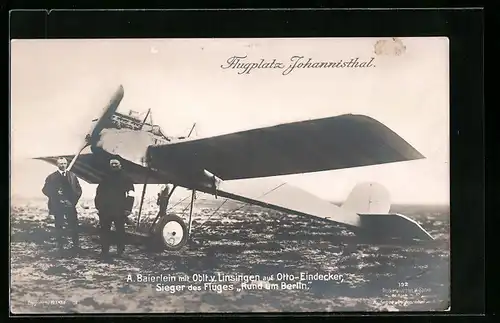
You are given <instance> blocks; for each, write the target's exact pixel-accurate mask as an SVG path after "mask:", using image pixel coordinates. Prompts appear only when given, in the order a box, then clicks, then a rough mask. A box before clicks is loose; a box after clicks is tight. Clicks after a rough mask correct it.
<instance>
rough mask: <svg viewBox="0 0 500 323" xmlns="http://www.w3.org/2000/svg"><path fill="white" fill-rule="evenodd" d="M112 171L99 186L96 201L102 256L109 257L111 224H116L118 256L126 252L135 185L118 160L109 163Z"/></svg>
mask: <svg viewBox="0 0 500 323" xmlns="http://www.w3.org/2000/svg"><path fill="white" fill-rule="evenodd" d="M109 166H110V171H109V173H108V174H106V176H105V177H104V178H103V179H102V181H101V183H99V185H98V186H97V190H96V196H95V199H94V203H95V207H96V209H97V210H98V212H99V224H100V227H101V234H100V238H101V244H102V252H101V256H102V257H104V258H107V257H108V256H109V247H110V244H111V224H112V223H113V222H114V224H115V230H116V244H117V248H116V249H117V255H118V256H121V255H122V254H123V252H124V251H125V221H126V218H127V217H128V216H129V215H130V213H131V211H132V207H133V205H134V192H135V191H134V183H133V182H132V180H131V179H130V178H128V176H127V175H126V174H125V173H124V172H123V170H122V167H121V163H120V161H119V160H118V159H111V160H110V162H109Z"/></svg>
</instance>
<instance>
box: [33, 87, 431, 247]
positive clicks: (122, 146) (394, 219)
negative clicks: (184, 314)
mask: <svg viewBox="0 0 500 323" xmlns="http://www.w3.org/2000/svg"><path fill="white" fill-rule="evenodd" d="M123 96H124V89H123V86H120V87H119V89H118V90H117V92H116V93H115V94H114V96H113V97H112V99H111V101H110V102H109V104H108V105H107V106H106V107H105V108H104V110H103V112H102V114H101V116H100V117H99V118H98V119H96V120H93V121H94V123H93V125H92V127H91V129H90V130H89V132H88V134H87V135H86V137H85V139H84V141H83V143H82V146H81V147H80V148H79V150H78V152H77V153H76V154H75V155H70V156H52V157H40V158H37V159H41V160H44V161H46V162H49V163H51V164H53V165H55V164H56V163H57V159H58V158H60V157H65V158H67V159H68V160H71V162H70V165H69V166H68V168H69V169H72V171H73V172H74V173H75V174H76V175H77V176H78V177H79V178H81V179H82V180H84V181H86V182H88V183H91V184H97V183H99V182H100V180H101V178H102V177H103V175H104V174H105V173H106V171H107V169H108V167H109V160H110V159H111V158H116V157H118V158H120V160H121V161H122V167H123V169H124V171H126V172H127V174H128V175H129V176H130V178H131V179H132V180H133V181H134V183H136V184H144V189H143V190H142V196H141V200H140V208H139V215H138V219H137V222H138V223H139V222H140V213H141V210H142V205H143V201H144V193H145V191H146V185H147V184H171V185H173V190H171V192H170V195H171V194H172V193H173V191H174V190H175V188H176V187H178V186H180V187H184V188H187V189H189V190H191V191H192V196H191V204H190V206H191V209H190V212H189V221H188V224H187V225H186V223H184V221H183V220H182V218H180V217H178V216H174V215H166V216H160V219H158V217H157V218H156V219H154V221H153V223H152V225H151V230H150V232H152V234H154V235H156V236H157V237H158V238H160V239H161V240H162V241H163V243H164V245H165V247H166V248H167V249H171V250H175V249H179V248H181V247H182V246H183V245H185V243H186V242H187V241H188V239H189V236H190V233H191V222H192V212H193V202H194V199H195V192H196V191H200V192H204V193H208V194H212V195H215V196H216V197H217V196H220V197H224V198H228V199H232V200H236V201H240V202H244V203H249V204H253V205H258V206H262V207H266V208H270V209H274V210H277V211H281V212H284V213H288V214H295V215H299V216H306V217H313V218H315V219H322V220H326V221H333V222H336V223H340V224H343V225H344V226H347V227H349V228H351V229H352V230H353V231H354V232H359V233H360V234H368V235H371V236H374V237H377V236H378V237H384V238H385V237H394V238H399V239H413V240H432V237H431V236H430V234H428V233H427V232H426V231H425V230H424V229H423V228H422V227H421V226H420V225H419V224H418V223H416V222H415V221H413V220H411V219H409V218H408V217H406V216H403V215H400V214H389V213H388V212H389V211H390V202H389V197H388V192H387V191H386V189H385V188H384V187H382V186H381V185H379V184H376V183H364V184H360V185H357V186H356V187H355V188H354V190H353V191H352V192H351V194H350V195H349V197H348V199H347V200H346V201H345V203H344V204H343V205H342V206H336V205H334V204H333V203H330V202H328V201H325V200H322V199H320V198H318V197H315V196H313V195H312V194H309V193H307V192H305V191H303V190H301V189H299V188H296V187H292V186H290V185H287V184H280V185H277V186H268V187H262V185H253V184H248V185H247V184H245V185H235V183H236V182H237V181H236V182H235V180H241V179H249V178H260V177H270V176H277V175H288V174H298V173H308V172H318V171H326V170H335V169H343V168H351V167H362V166H369V165H377V164H384V163H394V162H402V161H410V160H415V159H421V158H424V156H423V155H422V154H420V153H419V152H418V151H417V150H416V149H414V148H413V147H412V146H411V145H410V144H408V143H407V142H406V141H405V140H403V139H402V138H401V137H400V136H399V135H397V134H396V133H394V132H393V131H391V130H390V129H389V128H387V127H386V126H384V125H383V124H381V123H380V122H378V121H376V120H374V119H372V118H370V117H367V116H363V115H352V114H346V115H339V116H334V117H329V118H324V119H317V120H307V121H301V122H294V123H287V124H280V125H276V126H271V127H266V128H260V129H253V130H247V131H242V132H237V133H231V134H225V135H220V136H215V137H209V138H202V139H194V138H190V137H189V136H188V137H168V136H166V135H165V134H164V133H163V132H162V130H161V128H160V127H159V126H157V125H154V124H153V123H152V122H151V123H147V122H146V121H147V116H146V118H145V119H144V120H142V121H141V120H140V119H138V118H133V117H130V116H127V115H124V114H121V113H118V112H116V111H117V108H118V105H119V104H120V102H121V100H122V99H123ZM149 112H150V110H148V114H149ZM88 146H90V151H89V153H83V151H84V149H85V148H87V147H88ZM334 184H335V183H332V185H334Z"/></svg>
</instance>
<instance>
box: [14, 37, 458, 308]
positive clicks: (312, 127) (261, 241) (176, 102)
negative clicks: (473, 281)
mask: <svg viewBox="0 0 500 323" xmlns="http://www.w3.org/2000/svg"><path fill="white" fill-rule="evenodd" d="M449 83H450V82H449V40H448V38H446V37H409V38H397V37H395V38H227V39H217V38H210V39H208V38H206V39H205V38H203V39H194V38H193V39H181V38H177V39H40V40H24V39H23V40H19V39H14V40H12V41H11V43H10V94H11V100H10V116H11V119H10V153H11V159H10V238H9V239H10V291H9V294H10V310H11V312H12V313H14V314H38V313H44V314H47V313H49V314H59V313H67V314H68V313H71V314H75V313H94V314H95V313H139V314H146V313H248V312H255V313H270V312H275V313H286V312H294V313H297V312H347V313H348V312H398V311H405V312H408V311H410V312H419V311H435V312H442V311H449V310H450V172H449Z"/></svg>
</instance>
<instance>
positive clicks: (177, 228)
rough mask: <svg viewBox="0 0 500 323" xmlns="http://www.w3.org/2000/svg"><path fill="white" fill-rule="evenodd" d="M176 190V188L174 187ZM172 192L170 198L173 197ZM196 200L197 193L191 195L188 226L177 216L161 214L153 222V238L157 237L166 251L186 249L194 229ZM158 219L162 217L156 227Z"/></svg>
mask: <svg viewBox="0 0 500 323" xmlns="http://www.w3.org/2000/svg"><path fill="white" fill-rule="evenodd" d="M174 189H175V187H174ZM172 193H173V190H172V192H170V194H169V197H170V196H171V195H172ZM194 199H195V191H194V190H193V191H192V194H191V204H190V210H189V220H188V225H187V226H186V223H184V221H183V220H182V218H180V217H178V216H176V215H167V214H166V213H165V214H161V213H159V214H158V216H157V217H156V218H155V220H154V221H153V224H152V225H151V231H153V232H152V233H153V236H154V237H156V238H157V239H158V240H159V241H160V242H161V243H162V244H163V245H164V247H165V248H166V249H168V250H172V251H175V250H179V249H181V248H182V247H184V246H185V245H186V244H187V242H188V240H189V238H190V236H191V227H192V219H193V218H192V216H193V204H194ZM158 217H161V219H160V221H159V222H158V224H156V225H155V222H156V220H157V219H158Z"/></svg>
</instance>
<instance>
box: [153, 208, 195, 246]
mask: <svg viewBox="0 0 500 323" xmlns="http://www.w3.org/2000/svg"><path fill="white" fill-rule="evenodd" d="M156 235H157V236H158V237H159V238H160V241H161V242H163V244H164V245H165V248H166V249H168V250H179V249H181V248H182V247H184V246H185V245H186V243H187V241H188V230H187V227H186V224H185V223H184V221H183V220H182V219H181V218H180V217H178V216H175V215H171V216H165V217H163V219H161V221H160V222H159V223H158V224H157V228H156Z"/></svg>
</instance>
